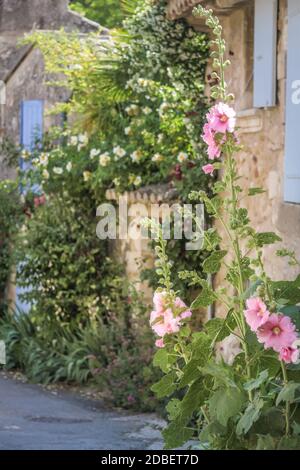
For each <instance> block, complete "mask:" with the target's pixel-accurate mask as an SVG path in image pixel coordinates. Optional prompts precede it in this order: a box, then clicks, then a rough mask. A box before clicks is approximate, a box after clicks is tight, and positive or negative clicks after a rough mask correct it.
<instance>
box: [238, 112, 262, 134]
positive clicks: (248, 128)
mask: <svg viewBox="0 0 300 470" xmlns="http://www.w3.org/2000/svg"><path fill="white" fill-rule="evenodd" d="M237 124H238V127H239V132H240V133H241V134H249V133H254V132H260V131H261V130H262V127H263V119H262V111H261V109H257V108H250V109H244V110H243V111H238V113H237Z"/></svg>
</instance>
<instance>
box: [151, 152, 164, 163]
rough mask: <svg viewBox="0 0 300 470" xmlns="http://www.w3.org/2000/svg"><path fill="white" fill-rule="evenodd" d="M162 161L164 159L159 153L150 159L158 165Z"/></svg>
mask: <svg viewBox="0 0 300 470" xmlns="http://www.w3.org/2000/svg"><path fill="white" fill-rule="evenodd" d="M163 159H164V157H163V156H162V155H161V154H160V153H155V154H154V155H153V157H152V159H151V160H152V161H153V162H156V163H159V162H161V161H162V160H163Z"/></svg>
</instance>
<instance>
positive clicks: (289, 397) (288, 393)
mask: <svg viewBox="0 0 300 470" xmlns="http://www.w3.org/2000/svg"><path fill="white" fill-rule="evenodd" d="M297 390H300V384H299V383H296V382H288V383H287V384H286V385H285V386H284V387H283V388H282V390H281V391H280V393H279V394H278V397H277V400H276V406H278V405H279V404H280V403H281V402H282V401H284V402H289V403H293V401H295V395H296V392H297Z"/></svg>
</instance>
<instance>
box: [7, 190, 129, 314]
mask: <svg viewBox="0 0 300 470" xmlns="http://www.w3.org/2000/svg"><path fill="white" fill-rule="evenodd" d="M26 225H27V227H26V230H25V231H24V232H23V233H22V235H21V236H20V238H19V242H18V249H17V253H16V258H17V261H18V282H19V284H20V285H21V286H23V287H25V288H28V292H26V293H25V294H23V297H24V299H25V300H27V301H29V302H32V305H33V309H34V310H36V311H38V312H40V314H41V315H43V316H47V318H48V319H49V321H50V322H51V320H52V319H53V320H54V321H56V320H60V321H62V322H68V321H71V320H72V319H74V318H76V317H78V316H79V317H80V318H81V320H82V321H83V320H84V318H88V317H95V316H101V314H102V312H103V304H104V300H103V299H104V298H106V297H109V296H110V291H111V284H112V283H113V282H114V278H115V276H117V275H118V274H120V273H121V268H118V267H117V265H116V264H115V263H113V262H112V261H111V260H110V259H109V258H108V256H107V246H106V244H105V242H103V241H100V240H98V239H97V237H96V233H95V221H94V220H93V217H92V213H91V212H90V211H89V206H88V205H84V204H83V201H81V204H80V205H79V204H78V205H76V204H74V200H73V199H70V198H68V196H67V194H65V197H63V196H60V195H57V196H56V197H55V196H53V197H52V198H50V199H49V201H48V202H47V203H46V204H45V205H43V206H41V207H39V208H38V210H36V212H35V214H34V217H32V218H30V219H28V221H27V224H26Z"/></svg>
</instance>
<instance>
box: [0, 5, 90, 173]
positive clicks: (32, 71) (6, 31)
mask: <svg viewBox="0 0 300 470" xmlns="http://www.w3.org/2000/svg"><path fill="white" fill-rule="evenodd" d="M60 28H64V29H65V30H66V31H76V30H78V31H80V32H82V33H87V32H90V31H97V29H98V28H99V26H98V25H97V24H96V23H94V22H91V21H89V20H87V19H86V18H83V17H82V16H80V15H78V14H77V13H74V12H71V11H70V10H69V9H68V0H0V139H3V138H6V137H7V138H10V139H12V140H13V141H14V142H15V143H16V144H18V143H21V144H23V145H24V146H25V147H30V145H32V142H33V140H34V132H39V133H42V132H43V131H44V130H46V129H47V128H48V126H49V125H50V124H51V123H53V120H54V118H53V117H52V118H50V117H49V116H47V113H46V112H47V110H48V109H49V108H50V107H51V106H52V105H53V104H54V103H55V102H57V101H64V100H66V99H67V98H68V92H67V91H66V90H63V89H54V88H53V87H47V86H46V85H45V73H44V64H43V57H42V54H41V53H40V51H39V50H37V49H35V48H34V47H33V46H30V45H25V46H24V45H23V46H20V45H19V42H20V40H21V39H22V37H23V36H24V34H26V33H28V32H30V31H31V30H32V29H40V30H57V29H60ZM56 119H57V118H56ZM9 173H11V170H10V172H9V170H8V169H7V168H6V166H5V165H4V164H3V162H2V159H1V160H0V177H1V179H2V178H5V177H7V176H8V175H9Z"/></svg>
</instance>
